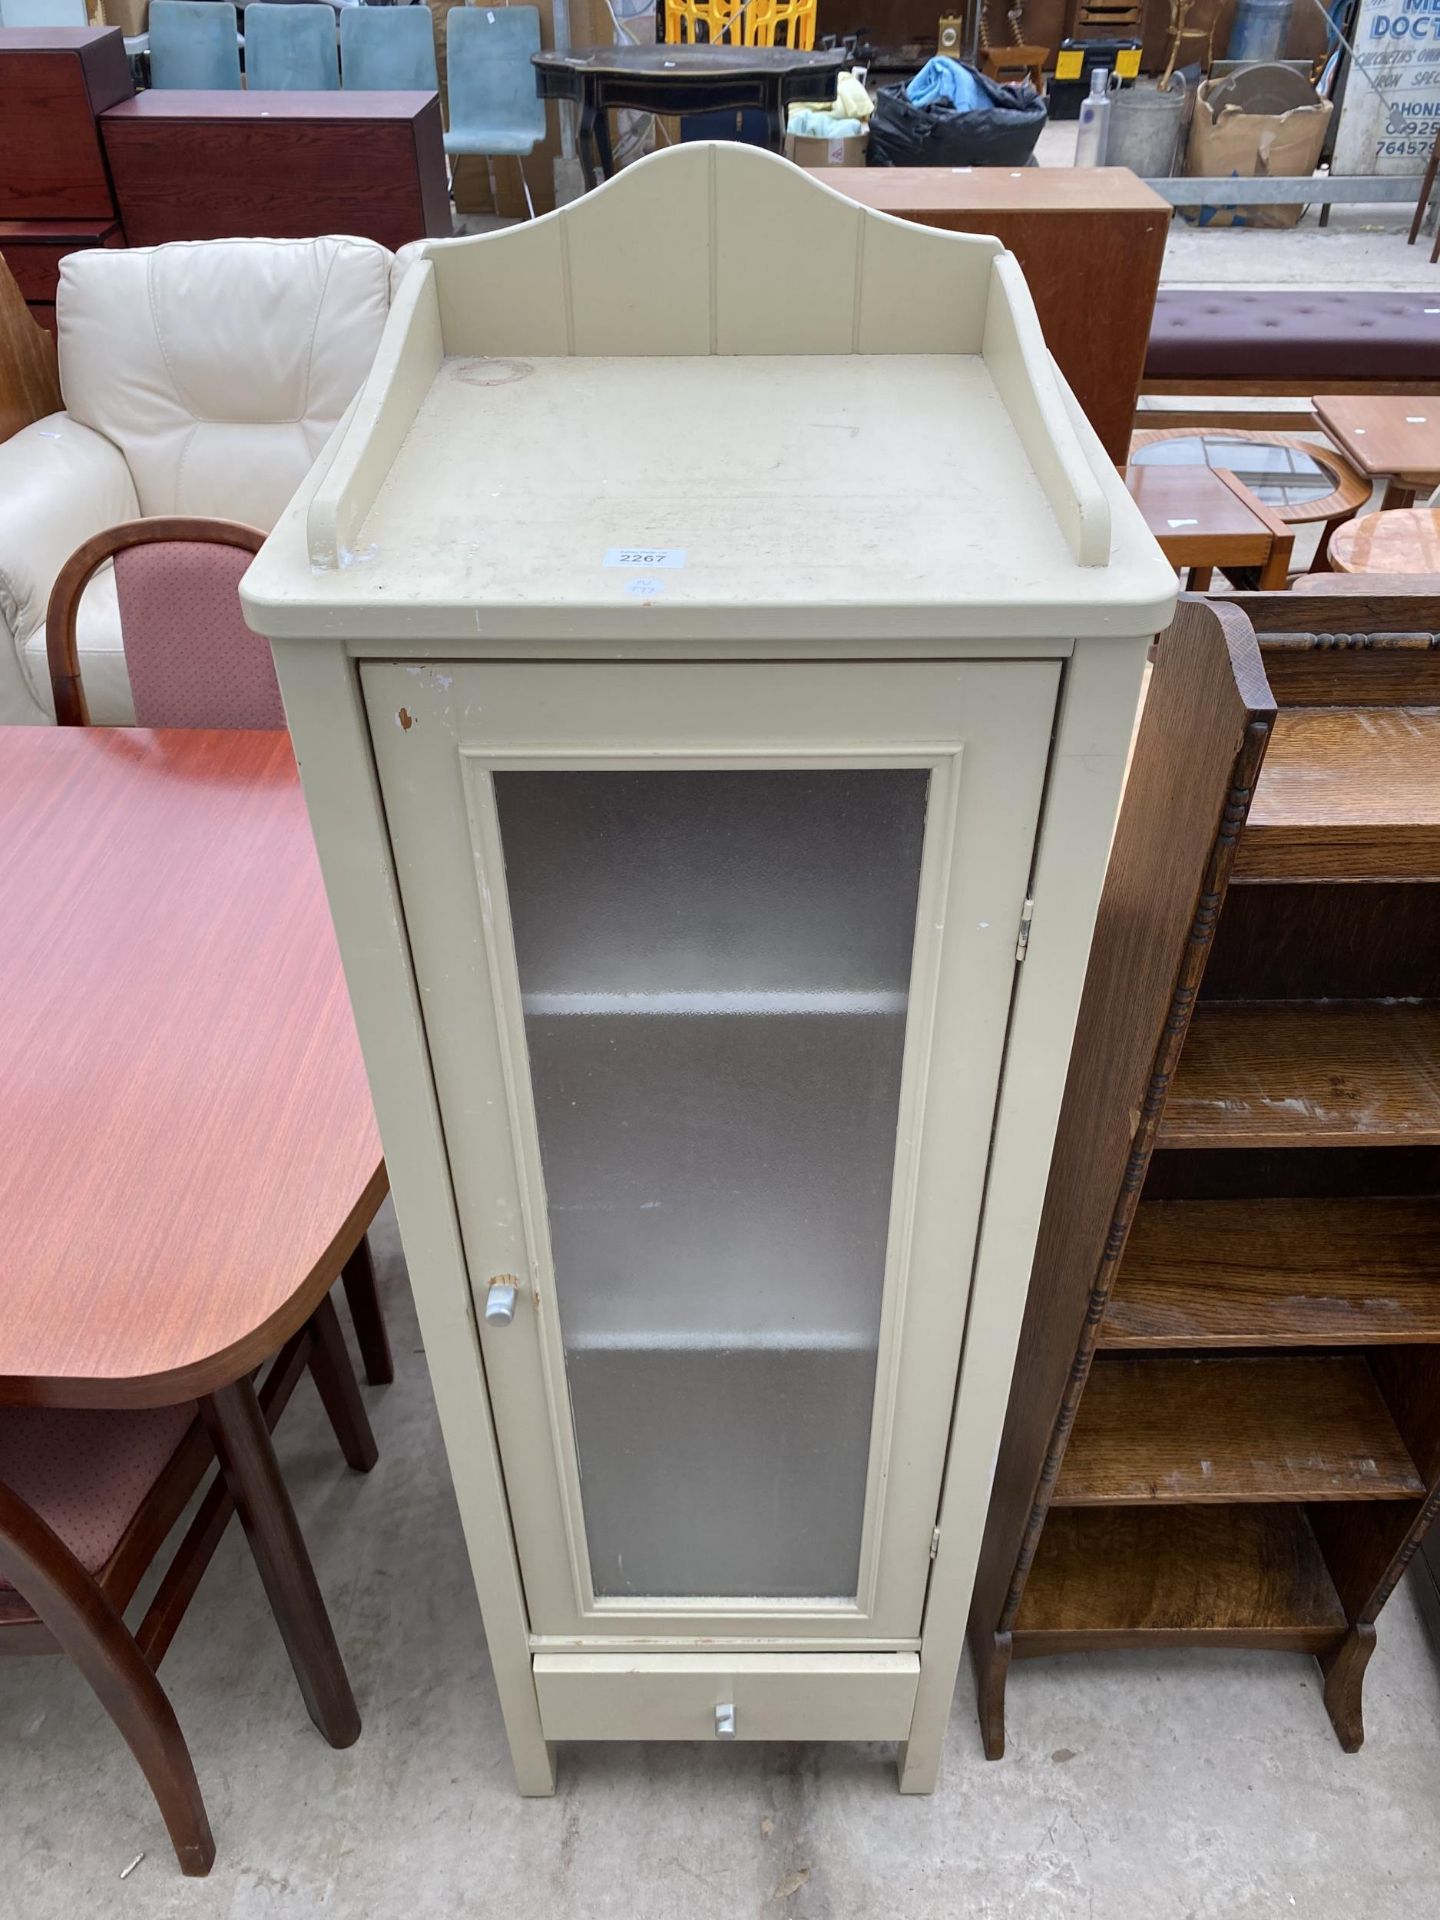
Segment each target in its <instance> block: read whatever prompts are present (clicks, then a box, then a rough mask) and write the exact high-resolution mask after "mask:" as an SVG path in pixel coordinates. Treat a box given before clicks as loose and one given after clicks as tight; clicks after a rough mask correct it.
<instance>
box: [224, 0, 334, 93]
mask: <svg viewBox="0 0 1440 1920" xmlns="http://www.w3.org/2000/svg"><path fill="white" fill-rule="evenodd" d="M245 78H246V82H247V84H248V85H249V86H251V87H253V88H254V89H255V90H256V92H258V93H296V92H299V93H330V92H333V91H334V90H335V89H336V88H338V87H339V85H340V57H339V54H338V53H337V52H336V39H335V9H334V8H333V7H332V6H330V5H329V4H328V0H322V3H321V4H315V5H309V4H305V3H304V0H282V4H280V5H274V4H272V3H271V0H252V4H251V5H250V6H248V7H247V8H246V9H245Z"/></svg>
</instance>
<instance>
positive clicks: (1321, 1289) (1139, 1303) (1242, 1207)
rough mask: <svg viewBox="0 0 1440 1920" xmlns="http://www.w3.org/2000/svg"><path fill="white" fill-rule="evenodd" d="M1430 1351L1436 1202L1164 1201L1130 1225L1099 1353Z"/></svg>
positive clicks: (1439, 1333)
mask: <svg viewBox="0 0 1440 1920" xmlns="http://www.w3.org/2000/svg"><path fill="white" fill-rule="evenodd" d="M1430 1340H1433V1341H1437V1342H1440V1200H1431V1199H1370V1198H1360V1199H1344V1200H1292V1199H1285V1200H1272V1199H1265V1200H1159V1201H1149V1202H1147V1203H1146V1204H1145V1205H1144V1206H1142V1207H1141V1208H1140V1210H1139V1212H1138V1213H1137V1215H1136V1217H1135V1224H1134V1226H1133V1227H1132V1228H1131V1230H1130V1238H1129V1241H1128V1243H1127V1244H1126V1248H1125V1260H1124V1264H1123V1266H1122V1267H1121V1269H1120V1275H1119V1278H1118V1280H1117V1281H1116V1283H1115V1291H1114V1293H1113V1295H1112V1296H1111V1300H1110V1305H1109V1307H1108V1309H1107V1311H1106V1314H1105V1320H1104V1324H1103V1325H1102V1327H1101V1329H1100V1341H1099V1344H1100V1345H1101V1346H1102V1347H1108V1348H1124V1347H1262V1346H1284V1347H1295V1346H1312V1345H1313V1346H1378V1345H1382V1344H1388V1343H1392V1342H1401V1341H1430Z"/></svg>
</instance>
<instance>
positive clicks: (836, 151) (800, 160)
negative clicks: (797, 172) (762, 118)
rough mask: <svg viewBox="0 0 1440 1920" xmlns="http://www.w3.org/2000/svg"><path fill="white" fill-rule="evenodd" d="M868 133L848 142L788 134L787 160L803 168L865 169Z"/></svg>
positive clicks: (786, 140)
mask: <svg viewBox="0 0 1440 1920" xmlns="http://www.w3.org/2000/svg"><path fill="white" fill-rule="evenodd" d="M869 139H870V135H869V133H868V132H864V133H856V134H852V135H851V136H850V138H849V139H848V140H827V139H824V138H823V137H820V136H817V135H814V134H808V133H787V134H786V136H785V158H786V159H787V160H793V161H794V162H795V163H796V165H797V166H801V167H863V166H864V164H865V148H866V146H867V145H868V143H869Z"/></svg>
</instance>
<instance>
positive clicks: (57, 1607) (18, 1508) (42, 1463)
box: [0, 1241, 377, 1875]
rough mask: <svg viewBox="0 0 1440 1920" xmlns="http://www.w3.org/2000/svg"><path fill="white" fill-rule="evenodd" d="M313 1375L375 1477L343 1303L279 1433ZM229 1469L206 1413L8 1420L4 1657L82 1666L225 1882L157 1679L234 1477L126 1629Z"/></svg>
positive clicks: (305, 1352)
mask: <svg viewBox="0 0 1440 1920" xmlns="http://www.w3.org/2000/svg"><path fill="white" fill-rule="evenodd" d="M363 1245H364V1243H363V1241H362V1243H361V1246H362V1248H363ZM307 1366H308V1367H309V1369H310V1373H311V1376H312V1378H313V1379H314V1381H315V1385H316V1387H317V1388H318V1389H319V1392H320V1398H321V1400H322V1401H323V1403H324V1406H325V1411H326V1413H327V1414H328V1415H329V1417H330V1422H331V1425H332V1426H333V1427H334V1429H335V1434H336V1437H337V1439H338V1440H339V1442H340V1446H341V1449H342V1451H343V1453H344V1455H345V1459H346V1461H347V1462H348V1464H349V1465H350V1466H352V1467H354V1468H355V1469H356V1471H357V1472H360V1473H368V1472H369V1470H370V1468H371V1467H373V1466H374V1464H375V1460H376V1457H377V1455H376V1447H375V1440H374V1436H373V1435H372V1433H371V1431H370V1423H369V1420H368V1419H367V1418H366V1414H365V1407H364V1404H363V1402H362V1400H361V1398H360V1390H359V1387H358V1386H357V1384H356V1381H355V1374H354V1371H353V1369H352V1368H351V1365H350V1357H349V1355H348V1353H347V1352H346V1350H345V1341H344V1337H343V1335H342V1334H341V1331H340V1323H339V1320H338V1319H337V1317H336V1314H335V1308H334V1305H333V1303H332V1301H331V1299H330V1297H329V1296H328V1295H327V1296H326V1297H325V1299H324V1301H323V1302H322V1303H321V1305H320V1306H319V1307H318V1308H317V1309H316V1311H315V1312H314V1313H313V1314H312V1315H311V1317H310V1319H309V1320H308V1321H307V1322H306V1324H305V1325H304V1326H303V1327H302V1328H301V1329H300V1331H299V1333H297V1334H296V1335H295V1336H294V1338H293V1339H291V1340H290V1341H288V1342H287V1343H286V1345H285V1346H284V1347H282V1348H281V1350H280V1352H279V1353H278V1354H277V1355H276V1357H275V1359H274V1360H273V1361H272V1363H271V1365H270V1370H269V1372H268V1374H267V1375H266V1378H265V1381H264V1383H263V1385H262V1386H261V1388H260V1391H259V1396H258V1397H259V1403H260V1409H261V1412H262V1413H263V1415H264V1417H265V1421H266V1424H267V1425H268V1426H269V1427H271V1428H272V1429H273V1427H274V1425H275V1422H276V1421H277V1420H278V1418H279V1417H280V1414H281V1412H282V1411H283V1409H284V1407H285V1403H286V1401H287V1400H288V1399H289V1397H290V1394H291V1392H292V1391H293V1390H294V1387H295V1384H296V1382H297V1381H298V1379H299V1378H300V1375H301V1373H302V1372H303V1371H304V1370H305V1368H306V1367H307ZM215 1457H216V1456H215V1451H214V1447H213V1446H212V1444H211V1440H210V1436H209V1433H208V1432H207V1430H206V1426H205V1423H204V1422H203V1421H202V1420H201V1418H200V1417H199V1413H198V1409H197V1408H196V1407H195V1406H194V1405H193V1404H188V1405H182V1406H176V1407H157V1408H138V1409H136V1408H126V1409H122V1410H117V1411H110V1410H104V1411H101V1410H90V1409H74V1408H58V1407H5V1408H3V1409H0V1652H4V1653H65V1654H68V1655H69V1657H70V1658H71V1659H72V1660H73V1661H74V1662H75V1665H76V1666H77V1667H78V1668H79V1669H80V1671H81V1673H82V1674H83V1675H84V1676H85V1678H86V1680H88V1681H89V1683H90V1685H91V1687H92V1688H93V1689H94V1691H95V1693H96V1695H97V1696H98V1698H99V1700H100V1703H101V1705H102V1706H103V1707H104V1708H105V1710H106V1712H107V1713H108V1714H109V1715H110V1718H111V1719H112V1720H113V1721H114V1723H115V1725H116V1727H117V1728H118V1729H119V1731H120V1733H121V1734H122V1735H123V1736H124V1738H125V1741H126V1744H127V1745H128V1746H129V1748H130V1751H131V1752H132V1753H133V1754H134V1756H135V1758H136V1760H137V1761H138V1762H139V1764H140V1767H141V1770H142V1771H143V1773H144V1775H145V1778H146V1780H147V1781H148V1782H149V1785H150V1790H151V1792H152V1793H153V1794H154V1796H155V1800H156V1803H157V1805H158V1806H159V1809H160V1813H161V1816H162V1818H163V1819H164V1821H165V1826H166V1829H167V1830H168V1832H169V1835H170V1839H171V1843H172V1844H173V1846H174V1848H175V1854H176V1858H177V1859H178V1860H179V1862H180V1867H181V1870H182V1871H183V1872H184V1873H187V1874H192V1875H198V1874H205V1873H208V1872H209V1871H210V1867H211V1865H212V1863H213V1862H214V1859H215V1842H214V1840H213V1838H212V1837H211V1833H210V1823H209V1821H208V1819H207V1818H206V1813H205V1803H204V1801H203V1800H202V1798H201V1796H200V1788H199V1785H198V1783H197V1781H196V1778H195V1769H194V1767H193V1765H192V1764H191V1760H190V1753H189V1750H188V1748H187V1747H186V1745H185V1737H184V1735H183V1734H182V1733H181V1731H180V1723H179V1721H178V1720H177V1719H176V1717H175V1711H174V1709H173V1707H172V1706H171V1705H170V1701H169V1699H168V1697H167V1695H166V1693H165V1690H164V1688H163V1687H162V1686H161V1684H160V1681H159V1680H158V1678H157V1677H156V1669H157V1668H158V1667H159V1665H160V1662H161V1660H163V1659H164V1657H165V1653H166V1651H167V1649H168V1648H169V1645H170V1642H171V1641H172V1640H173V1639H174V1637H175V1631H176V1628H177V1627H178V1626H179V1625H180V1622H181V1620H182V1619H183V1618H184V1615H185V1609H186V1608H187V1607H188V1605H189V1604H190V1601H191V1599H192V1598H193V1596H194V1593H195V1590H196V1588H197V1586H198V1585H199V1582H200V1577H201V1575H202V1574H203V1573H204V1571H205V1568H206V1566H207V1565H208V1564H209V1561H210V1557H211V1555H212V1554H213V1553H214V1551H215V1549H216V1547H217V1546H218V1545H219V1543H220V1538H221V1535H222V1534H223V1533H224V1531H225V1528H226V1526H227V1524H228V1523H229V1520H230V1516H231V1514H232V1513H233V1511H234V1503H233V1502H232V1500H231V1498H230V1494H229V1492H228V1491H227V1489H226V1486H225V1481H224V1478H223V1476H222V1475H221V1474H219V1473H217V1474H216V1475H215V1477H214V1479H213V1480H212V1481H211V1483H210V1486H209V1488H208V1489H207V1491H206V1493H205V1495H204V1498H203V1499H202V1500H201V1502H200V1506H199V1508H198V1509H197V1511H196V1514H195V1517H194V1519H193V1520H192V1521H191V1523H190V1526H189V1528H188V1529H187V1531H186V1533H185V1536H184V1538H183V1540H182V1541H181V1543H180V1546H179V1548H178V1549H177V1551H176V1553H175V1555H174V1558H173V1559H172V1560H171V1561H170V1564H169V1566H168V1567H167V1568H166V1570H165V1573H164V1575H163V1577H162V1579H161V1581H160V1585H159V1588H158V1589H157V1591H156V1594H155V1597H154V1599H153V1600H152V1601H151V1603H150V1606H149V1608H148V1609H147V1611H146V1613H145V1616H144V1618H143V1620H142V1621H141V1622H140V1625H139V1626H138V1627H137V1628H136V1629H135V1631H134V1633H133V1634H132V1633H131V1631H130V1630H129V1628H128V1627H127V1626H126V1625H125V1621H124V1617H123V1615H124V1609H125V1607H126V1606H127V1604H128V1603H129V1601H130V1599H131V1598H132V1597H133V1595H134V1593H135V1590H136V1588H137V1587H138V1586H139V1584H140V1581H141V1579H142V1578H143V1577H144V1574H145V1571H146V1569H147V1568H148V1567H149V1566H150V1564H151V1562H152V1561H153V1560H154V1558H155V1556H156V1554H157V1553H158V1552H159V1550H160V1548H161V1546H162V1545H163V1543H164V1541H165V1538H166V1536H167V1534H168V1533H169V1532H170V1529H171V1528H172V1527H173V1526H174V1525H175V1523H176V1521H177V1520H178V1519H179V1518H180V1515H181V1514H182V1513H183V1512H184V1510H185V1507H186V1506H187V1504H188V1503H189V1500H190V1497H191V1495H192V1494H193V1493H194V1492H195V1490H196V1488H197V1487H198V1486H199V1485H200V1482H201V1480H202V1479H203V1478H204V1475H205V1473H206V1470H207V1469H208V1468H209V1467H210V1466H211V1465H212V1464H213V1463H214V1461H215ZM356 1731H357V1732H358V1725H357V1728H356ZM351 1738H352V1739H353V1738H354V1735H352V1736H351ZM346 1744H348V1743H346Z"/></svg>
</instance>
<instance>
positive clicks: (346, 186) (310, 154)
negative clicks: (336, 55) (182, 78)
mask: <svg viewBox="0 0 1440 1920" xmlns="http://www.w3.org/2000/svg"><path fill="white" fill-rule="evenodd" d="M102 126H103V131H104V139H105V151H106V154H107V156H108V158H109V162H110V168H111V172H112V173H113V175H114V179H115V191H116V195H117V198H118V200H119V204H120V214H121V219H122V220H123V222H124V225H125V232H126V234H127V236H128V238H129V241H130V244H131V245H132V246H137V247H145V246H157V245H159V244H160V243H161V242H163V241H166V240H224V239H232V238H235V237H237V236H241V235H246V234H264V235H266V236H267V237H271V238H275V239H305V238H309V237H310V236H312V235H316V234H323V233H353V234H359V235H360V236H362V237H363V238H365V239H370V240H378V241H379V242H380V244H381V245H382V246H386V247H397V248H398V247H403V246H405V245H406V244H407V243H408V242H409V241H411V240H423V239H425V238H426V237H427V236H432V237H434V236H438V237H443V236H446V235H448V234H449V233H450V231H451V219H450V199H449V190H448V187H447V185H446V178H445V148H444V136H443V132H442V128H441V124H440V97H439V95H438V94H434V93H251V92H243V93H188V92H183V91H178V90H177V91H174V92H160V91H151V92H149V93H142V94H138V95H137V96H136V97H135V98H134V99H133V100H127V101H126V102H125V103H124V105H123V106H119V107H116V108H115V109H114V111H113V112H111V113H108V114H106V116H105V118H104V121H103V122H102ZM182 182H183V191H181V190H179V188H180V183H182Z"/></svg>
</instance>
